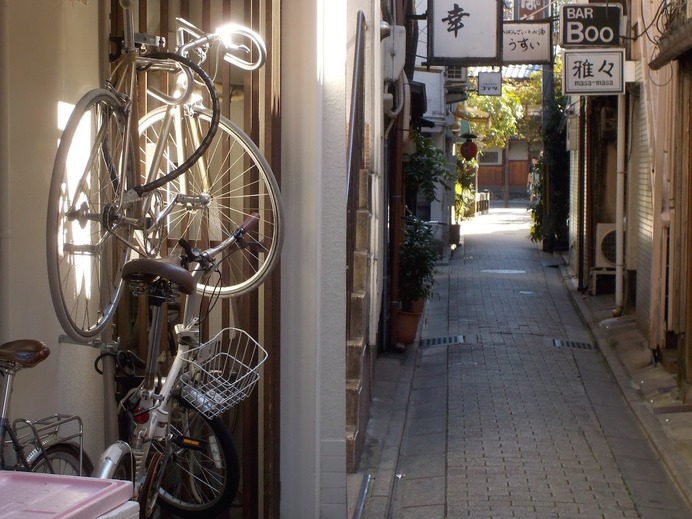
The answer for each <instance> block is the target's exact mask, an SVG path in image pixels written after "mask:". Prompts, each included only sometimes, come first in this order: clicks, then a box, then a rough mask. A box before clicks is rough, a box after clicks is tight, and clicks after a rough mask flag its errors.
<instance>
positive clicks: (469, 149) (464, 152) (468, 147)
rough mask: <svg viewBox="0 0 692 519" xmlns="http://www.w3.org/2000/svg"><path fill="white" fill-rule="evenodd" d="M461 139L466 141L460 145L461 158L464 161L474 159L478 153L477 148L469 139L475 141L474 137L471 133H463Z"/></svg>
mask: <svg viewBox="0 0 692 519" xmlns="http://www.w3.org/2000/svg"><path fill="white" fill-rule="evenodd" d="M462 137H466V140H465V141H464V143H463V144H462V145H461V149H460V150H459V151H460V152H461V156H462V157H464V158H465V159H466V160H472V159H475V158H476V154H477V153H478V146H476V143H475V142H473V141H472V140H471V139H475V138H476V136H475V135H473V134H471V133H465V134H464V135H462Z"/></svg>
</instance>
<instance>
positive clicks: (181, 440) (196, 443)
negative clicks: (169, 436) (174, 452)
mask: <svg viewBox="0 0 692 519" xmlns="http://www.w3.org/2000/svg"><path fill="white" fill-rule="evenodd" d="M172 441H173V443H174V444H175V445H177V446H178V447H183V448H185V449H192V450H196V451H204V450H206V448H207V442H205V441H204V440H198V439H197V438H191V437H189V436H176V437H175V438H173V440H172Z"/></svg>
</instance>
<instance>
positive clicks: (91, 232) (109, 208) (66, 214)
mask: <svg viewBox="0 0 692 519" xmlns="http://www.w3.org/2000/svg"><path fill="white" fill-rule="evenodd" d="M125 122H126V116H125V112H124V109H123V107H122V105H121V103H120V102H119V101H118V99H117V97H116V96H115V95H114V94H113V93H111V92H110V91H108V90H106V89H96V90H92V91H90V92H88V93H87V94H85V95H84V96H83V97H82V98H81V99H80V100H79V102H78V103H77V104H76V105H75V108H74V110H73V112H72V115H71V116H70V118H69V120H68V122H67V124H66V126H65V129H64V131H63V133H62V137H61V140H60V145H59V146H58V151H57V154H56V158H55V162H54V165H53V172H52V176H51V183H50V191H49V194H48V215H47V224H46V257H47V262H48V284H49V287H50V294H51V299H52V301H53V306H54V308H55V312H56V315H57V317H58V321H59V322H60V324H61V326H62V328H63V330H64V331H65V333H67V335H69V336H70V338H72V339H73V340H74V341H76V342H89V341H91V340H93V339H94V338H95V337H97V336H98V335H99V334H100V333H101V332H102V331H103V329H104V328H105V327H106V326H107V325H108V324H109V322H110V320H111V316H112V315H113V313H114V312H115V309H116V307H117V304H118V301H119V300H120V296H121V295H122V292H123V283H122V276H121V271H122V266H123V264H124V263H125V262H126V261H127V259H128V258H129V255H130V248H129V246H128V244H129V243H130V242H131V241H132V235H133V229H132V227H131V226H130V225H129V224H127V223H123V222H124V219H123V218H122V216H127V215H128V213H129V211H130V210H131V209H127V208H124V207H121V205H120V204H121V200H122V196H123V194H124V193H125V192H126V191H127V189H128V188H130V187H131V186H132V185H134V173H135V171H134V167H133V166H134V155H133V154H132V147H131V146H130V145H129V144H128V141H129V137H127V136H126V135H125ZM126 150H129V151H126Z"/></svg>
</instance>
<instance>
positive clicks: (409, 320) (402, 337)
mask: <svg viewBox="0 0 692 519" xmlns="http://www.w3.org/2000/svg"><path fill="white" fill-rule="evenodd" d="M439 257H440V255H439V252H438V249H437V247H436V244H435V241H434V238H433V230H432V228H431V227H430V226H429V225H428V224H426V223H425V222H423V221H422V220H420V219H418V218H416V217H415V216H409V217H408V218H407V219H406V226H405V228H404V240H403V242H402V243H401V246H400V248H399V303H400V305H401V308H400V310H399V314H398V316H397V327H398V334H397V336H398V341H399V342H401V343H410V342H413V341H414V340H415V334H416V330H417V328H418V320H419V318H420V316H421V314H422V312H423V304H424V302H425V300H426V299H429V298H430V296H431V295H432V291H433V288H434V287H435V276H434V274H435V263H436V262H437V260H438V259H439ZM403 328H405V329H403Z"/></svg>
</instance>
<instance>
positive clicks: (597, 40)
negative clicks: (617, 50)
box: [560, 4, 622, 47]
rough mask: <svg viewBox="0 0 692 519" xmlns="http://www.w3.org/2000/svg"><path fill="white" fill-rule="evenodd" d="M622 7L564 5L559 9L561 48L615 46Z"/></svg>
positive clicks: (616, 45) (610, 5)
mask: <svg viewBox="0 0 692 519" xmlns="http://www.w3.org/2000/svg"><path fill="white" fill-rule="evenodd" d="M621 23H622V6H621V5H618V4H566V5H563V6H562V8H561V9H560V34H561V35H562V37H561V38H560V41H561V45H562V46H563V47H618V46H619V45H620V24H621Z"/></svg>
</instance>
